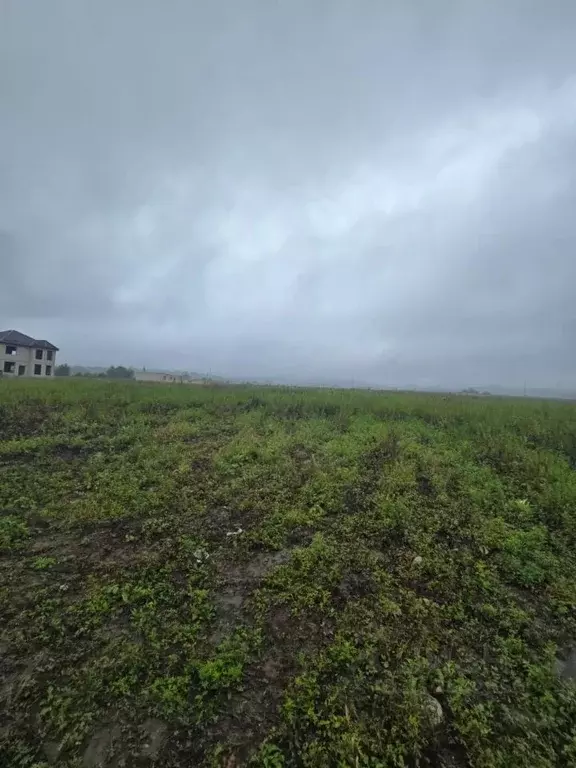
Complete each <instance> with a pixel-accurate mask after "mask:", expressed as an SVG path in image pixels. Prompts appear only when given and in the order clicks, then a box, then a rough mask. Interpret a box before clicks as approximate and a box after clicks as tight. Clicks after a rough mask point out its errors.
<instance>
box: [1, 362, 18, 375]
mask: <svg viewBox="0 0 576 768" xmlns="http://www.w3.org/2000/svg"><path fill="white" fill-rule="evenodd" d="M15 367H16V363H11V362H10V361H9V360H6V362H5V363H4V373H14V368H15Z"/></svg>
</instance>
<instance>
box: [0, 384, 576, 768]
mask: <svg viewBox="0 0 576 768" xmlns="http://www.w3.org/2000/svg"><path fill="white" fill-rule="evenodd" d="M0 439H1V442H0V618H1V623H0V709H1V712H0V765H2V766H15V767H18V768H32V766H34V768H47V766H50V765H56V766H59V767H61V768H75V767H76V766H78V767H79V768H80V766H82V768H95V766H99V765H105V766H112V767H117V768H121V767H122V766H141V767H144V766H153V765H156V766H163V767H164V766H166V767H167V768H170V767H173V768H191V767H192V766H208V767H210V766H212V767H216V766H225V767H227V768H232V767H233V766H242V765H246V766H262V767H267V768H280V767H281V766H286V767H288V766H309V767H310V768H313V767H315V766H355V767H356V766H358V767H360V766H362V767H364V768H383V767H386V768H388V767H389V766H390V767H396V768H400V767H401V766H412V767H414V768H415V767H416V766H452V767H453V768H460V767H461V766H475V767H478V768H484V767H485V768H492V767H493V766H497V767H498V766H501V767H502V768H510V767H511V766H514V767H515V768H556V767H557V766H573V765H575V764H576V684H575V683H574V682H573V681H571V680H570V675H569V674H566V671H567V670H569V669H570V668H571V666H573V661H574V651H573V646H574V645H575V644H576V612H575V607H576V606H575V603H576V472H575V467H576V407H575V406H574V405H572V404H569V403H557V402H536V401H528V400H512V399H510V400H503V399H502V400H499V399H490V398H464V397H456V396H447V397H442V396H439V395H419V394H403V393H370V392H359V391H328V390H309V391H306V390H294V389H292V390H291V389H280V388H256V387H230V388H228V387H221V388H202V387H192V386H163V385H146V384H137V383H115V382H100V381H75V380H70V381H66V380H60V381H52V382H44V381H43V382H35V381H3V382H0Z"/></svg>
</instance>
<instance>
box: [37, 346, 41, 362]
mask: <svg viewBox="0 0 576 768" xmlns="http://www.w3.org/2000/svg"><path fill="white" fill-rule="evenodd" d="M36 360H42V350H41V349H37V350H36Z"/></svg>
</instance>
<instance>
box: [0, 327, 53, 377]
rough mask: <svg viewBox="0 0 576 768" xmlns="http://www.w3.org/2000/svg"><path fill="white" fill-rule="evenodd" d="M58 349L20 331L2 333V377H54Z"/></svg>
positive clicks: (0, 351) (0, 343)
mask: <svg viewBox="0 0 576 768" xmlns="http://www.w3.org/2000/svg"><path fill="white" fill-rule="evenodd" d="M56 352H58V347H55V346H54V344H51V343H50V342H49V341H46V340H45V339H33V338H32V337H31V336H26V334H25V333H20V331H0V376H10V377H12V376H32V377H42V378H44V377H45V376H53V375H54V368H55V366H56Z"/></svg>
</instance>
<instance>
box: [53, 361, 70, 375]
mask: <svg viewBox="0 0 576 768" xmlns="http://www.w3.org/2000/svg"><path fill="white" fill-rule="evenodd" d="M54 376H70V366H69V365H68V363H62V365H57V366H56V368H55V369H54Z"/></svg>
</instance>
